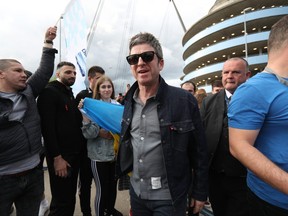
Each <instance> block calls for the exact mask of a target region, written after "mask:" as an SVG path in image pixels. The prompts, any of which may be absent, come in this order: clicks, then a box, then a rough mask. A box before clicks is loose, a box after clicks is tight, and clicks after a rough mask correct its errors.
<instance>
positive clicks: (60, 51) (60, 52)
mask: <svg viewBox="0 0 288 216" xmlns="http://www.w3.org/2000/svg"><path fill="white" fill-rule="evenodd" d="M62 19H63V15H61V17H60V19H59V27H60V30H59V33H60V35H59V62H61V58H62V56H61V55H62V47H61V45H62V26H61V21H62Z"/></svg>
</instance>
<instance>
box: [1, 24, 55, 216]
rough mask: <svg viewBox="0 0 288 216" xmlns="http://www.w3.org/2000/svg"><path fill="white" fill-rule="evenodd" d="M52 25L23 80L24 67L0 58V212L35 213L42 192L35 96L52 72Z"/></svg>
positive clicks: (36, 212) (12, 60) (53, 28)
mask: <svg viewBox="0 0 288 216" xmlns="http://www.w3.org/2000/svg"><path fill="white" fill-rule="evenodd" d="M56 31H57V28H56V27H50V28H49V29H48V30H47V31H46V33H45V41H44V48H43V51H42V58H41V62H40V66H39V68H38V69H37V71H36V72H35V73H34V74H33V75H32V76H31V77H30V78H29V79H28V80H27V74H26V73H25V72H26V70H25V69H24V67H23V66H22V64H21V63H20V62H19V61H17V60H14V59H0V214H1V215H3V216H8V215H9V213H10V210H11V206H12V204H13V203H15V206H16V209H17V214H19V215H31V216H37V215H38V212H39V206H40V202H41V199H42V196H43V192H44V176H43V171H42V169H40V168H38V165H39V163H40V153H41V150H42V143H41V130H40V117H39V114H38V111H37V105H36V101H35V99H36V97H37V96H38V94H39V93H40V92H41V91H42V89H43V88H44V87H45V85H46V84H47V83H48V81H49V79H50V77H51V76H52V74H53V69H54V59H55V53H57V50H55V49H53V40H54V39H55V37H56Z"/></svg>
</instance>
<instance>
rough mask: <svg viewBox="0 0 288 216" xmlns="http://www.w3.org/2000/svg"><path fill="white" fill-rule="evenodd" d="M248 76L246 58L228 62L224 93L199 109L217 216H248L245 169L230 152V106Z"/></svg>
mask: <svg viewBox="0 0 288 216" xmlns="http://www.w3.org/2000/svg"><path fill="white" fill-rule="evenodd" d="M249 77H250V71H249V67H248V63H247V61H246V60H245V59H242V58H240V57H235V58H231V59H228V60H227V61H226V62H225V63H224V66H223V70H222V83H223V86H224V90H221V91H220V92H219V93H217V94H213V95H211V96H208V97H206V98H204V100H203V103H202V106H201V108H200V113H201V117H202V120H203V122H204V127H205V131H206V138H207V144H208V154H209V159H210V169H209V200H210V202H211V205H212V209H213V213H214V215H215V216H230V215H234V216H236V215H237V216H247V215H248V203H247V200H246V191H247V185H246V169H245V167H244V166H243V165H242V164H241V163H240V162H239V161H238V160H236V159H235V158H234V157H233V156H232V155H231V153H230V151H229V139H228V117H227V106H228V103H229V100H230V99H231V97H232V94H233V93H234V91H235V90H236V89H237V87H238V86H239V85H241V84H242V83H244V82H245V81H246V80H247V79H248V78H249Z"/></svg>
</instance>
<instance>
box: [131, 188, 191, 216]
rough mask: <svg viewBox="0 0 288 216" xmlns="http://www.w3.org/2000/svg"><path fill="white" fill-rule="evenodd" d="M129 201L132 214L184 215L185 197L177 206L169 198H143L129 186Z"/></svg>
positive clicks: (134, 215) (140, 215)
mask: <svg viewBox="0 0 288 216" xmlns="http://www.w3.org/2000/svg"><path fill="white" fill-rule="evenodd" d="M130 202H131V209H132V215H133V216H143V215H145V216H185V215H186V206H187V197H184V198H183V200H181V202H180V204H178V205H177V206H175V205H173V203H172V201H171V200H144V199H141V198H140V197H138V196H137V195H136V193H135V192H134V189H133V187H132V186H130Z"/></svg>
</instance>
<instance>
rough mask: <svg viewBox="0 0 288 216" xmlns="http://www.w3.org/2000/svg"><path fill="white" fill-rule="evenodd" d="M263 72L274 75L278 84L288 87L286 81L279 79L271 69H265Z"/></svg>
mask: <svg viewBox="0 0 288 216" xmlns="http://www.w3.org/2000/svg"><path fill="white" fill-rule="evenodd" d="M263 72H264V73H270V74H274V75H275V76H276V77H277V79H278V80H279V82H280V83H282V84H283V85H285V86H288V81H287V80H286V79H284V78H283V77H280V76H278V75H277V74H275V72H274V71H273V70H272V69H270V68H268V67H265V69H264V71H263Z"/></svg>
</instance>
